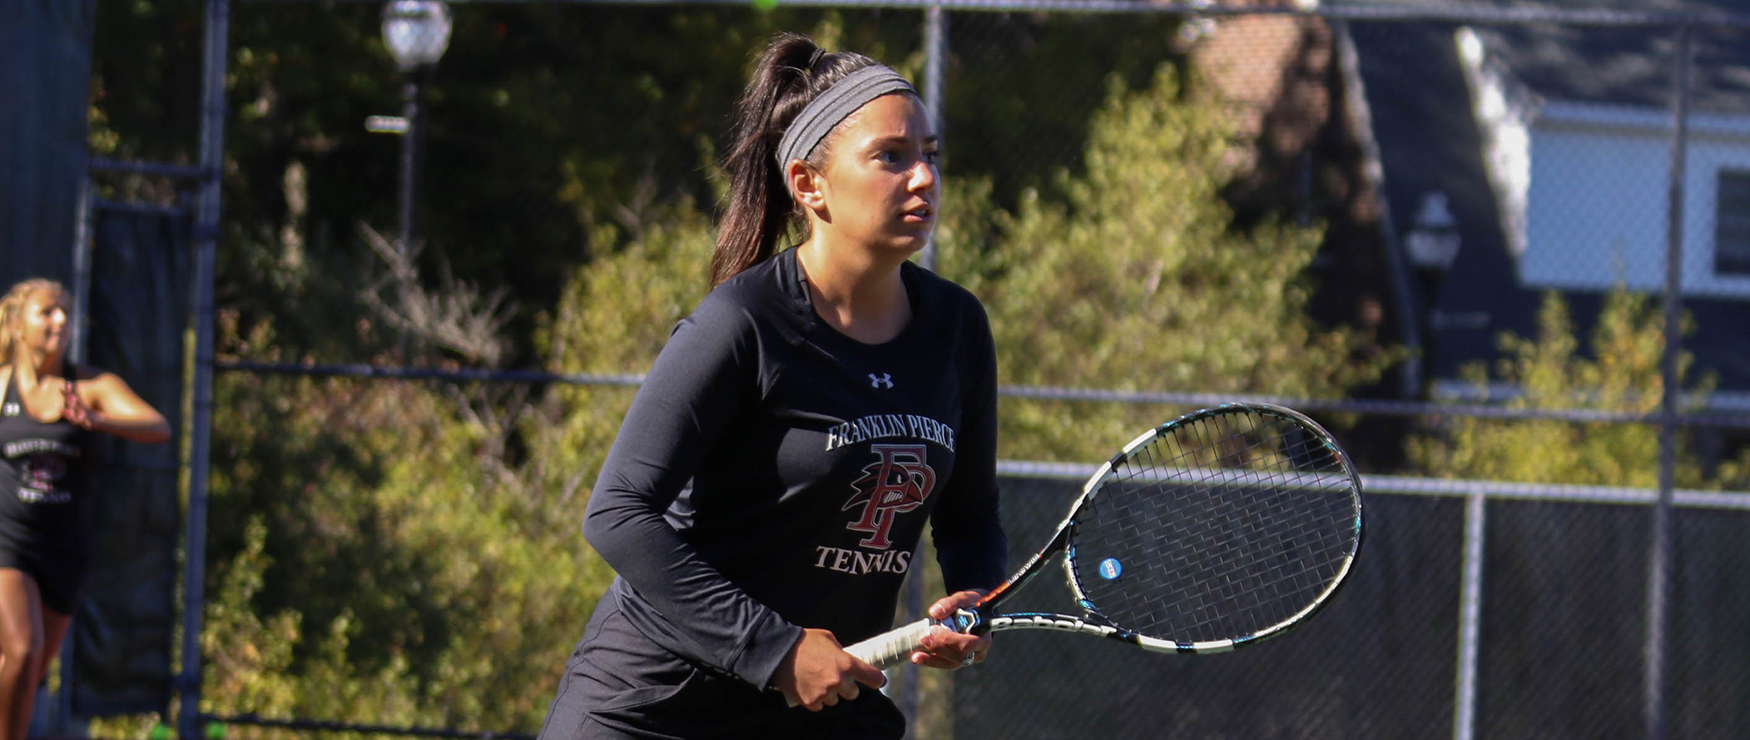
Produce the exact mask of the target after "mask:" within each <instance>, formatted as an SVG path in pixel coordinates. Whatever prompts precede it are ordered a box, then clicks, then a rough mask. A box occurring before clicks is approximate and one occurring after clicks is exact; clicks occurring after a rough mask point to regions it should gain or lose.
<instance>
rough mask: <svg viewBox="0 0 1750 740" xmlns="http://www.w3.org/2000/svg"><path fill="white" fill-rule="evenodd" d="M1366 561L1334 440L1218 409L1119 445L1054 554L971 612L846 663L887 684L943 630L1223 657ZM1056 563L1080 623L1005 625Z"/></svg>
mask: <svg viewBox="0 0 1750 740" xmlns="http://www.w3.org/2000/svg"><path fill="white" fill-rule="evenodd" d="M1360 549H1361V480H1360V478H1359V477H1358V476H1357V475H1356V474H1355V470H1354V468H1353V467H1352V466H1351V465H1350V462H1349V456H1348V455H1347V454H1346V453H1344V452H1343V450H1342V448H1341V447H1338V446H1337V442H1336V440H1335V439H1333V438H1332V437H1331V435H1330V433H1329V432H1326V431H1325V430H1324V429H1323V428H1321V427H1320V426H1319V425H1318V424H1316V423H1314V422H1313V421H1312V420H1311V419H1308V418H1307V417H1306V416H1304V415H1302V414H1300V413H1297V412H1295V411H1293V410H1290V409H1286V408H1282V407H1280V406H1271V405H1267V404H1258V403H1235V404H1224V405H1221V406H1216V407H1213V408H1208V409H1203V410H1201V411H1195V412H1192V413H1189V414H1186V415H1184V416H1181V417H1179V418H1177V419H1174V420H1172V421H1170V422H1167V423H1166V424H1162V425H1161V426H1159V427H1156V428H1154V429H1152V430H1149V432H1148V433H1147V434H1144V435H1142V436H1140V437H1137V438H1136V440H1135V441H1132V442H1131V443H1130V444H1128V445H1125V447H1124V450H1123V451H1122V452H1119V453H1118V454H1117V455H1116V456H1114V457H1113V458H1112V459H1111V460H1110V461H1108V462H1106V464H1104V465H1101V466H1100V468H1099V470H1097V471H1096V472H1095V473H1094V475H1093V477H1092V478H1090V479H1089V480H1088V482H1087V484H1086V485H1085V486H1083V487H1082V495H1081V497H1080V498H1078V499H1077V500H1076V502H1075V503H1074V504H1073V505H1071V506H1070V510H1069V516H1068V517H1067V518H1066V519H1064V521H1063V523H1062V524H1061V525H1059V526H1058V528H1057V533H1056V534H1055V535H1053V536H1052V537H1051V540H1050V541H1049V542H1047V543H1046V544H1045V547H1044V548H1042V549H1041V550H1040V551H1039V553H1038V554H1037V555H1034V556H1033V557H1032V559H1030V560H1028V561H1027V564H1026V565H1025V566H1022V568H1021V569H1020V570H1019V571H1018V572H1016V573H1015V574H1014V575H1013V576H1010V577H1009V579H1008V581H1007V582H1005V583H1003V584H1002V585H1001V586H998V587H997V588H996V589H995V590H993V591H991V592H990V593H989V594H987V595H986V596H985V597H984V598H983V599H981V600H979V601H978V602H977V603H976V604H974V605H973V606H972V607H970V608H968V609H962V610H960V611H959V612H958V613H957V614H955V615H954V616H953V617H950V618H949V619H947V620H943V621H937V620H934V619H924V620H920V621H918V622H914V623H912V624H909V625H906V626H904V627H900V628H898V629H895V630H893V631H891V632H888V633H886V634H882V635H877V636H875V637H872V638H870V639H868V640H864V641H863V642H859V643H857V644H855V645H852V646H850V647H849V648H846V650H847V651H848V652H850V653H851V654H852V655H855V656H857V657H858V658H859V659H861V660H863V661H865V662H867V663H869V664H871V665H874V666H876V667H878V668H883V669H885V668H888V667H891V666H893V665H896V664H898V663H900V662H903V661H904V660H905V659H906V657H907V656H909V655H911V653H912V652H913V651H915V650H918V649H919V647H920V645H921V644H922V643H921V641H922V639H923V637H924V635H925V634H927V633H928V632H929V631H930V630H931V629H932V628H934V627H936V626H937V625H942V626H946V627H948V628H949V629H953V630H955V631H958V632H962V633H980V632H983V631H987V630H988V631H1002V630H1012V629H1052V630H1061V631H1068V632H1077V633H1083V634H1089V635H1096V636H1099V637H1106V638H1110V639H1114V640H1121V641H1124V642H1128V643H1131V644H1133V645H1137V646H1139V647H1142V648H1144V649H1147V650H1154V651H1159V652H1172V653H1219V652H1225V651H1228V650H1232V649H1234V648H1236V647H1239V646H1242V645H1250V644H1252V643H1255V642H1260V641H1262V640H1265V639H1267V638H1270V637H1274V636H1276V635H1280V634H1282V633H1284V632H1286V631H1287V630H1288V629H1290V628H1292V627H1294V626H1295V625H1298V624H1300V623H1302V622H1304V621H1305V620H1306V619H1307V618H1308V617H1310V616H1312V615H1313V614H1314V613H1316V612H1317V611H1318V610H1319V608H1320V607H1323V606H1324V605H1325V604H1326V603H1328V602H1329V601H1330V599H1331V596H1332V595H1333V594H1334V593H1336V591H1337V587H1338V586H1340V585H1341V584H1342V583H1343V580H1344V578H1345V577H1347V576H1348V575H1349V571H1350V569H1351V567H1352V566H1353V564H1354V562H1355V556H1356V554H1357V553H1359V552H1360ZM1057 556H1061V557H1062V560H1063V568H1064V571H1065V572H1067V573H1068V575H1069V587H1070V590H1071V591H1072V592H1073V593H1074V594H1075V600H1076V605H1077V606H1079V607H1080V612H1081V613H1080V614H1077V615H1069V614H1041V613H1013V614H1005V613H1002V612H1000V611H999V609H1000V608H1001V606H1002V604H1003V602H1005V601H1007V600H1008V599H1009V598H1010V597H1012V596H1014V595H1015V594H1016V593H1017V592H1019V591H1020V590H1021V588H1022V587H1023V586H1025V585H1026V584H1027V582H1028V581H1030V580H1032V578H1033V577H1034V576H1036V575H1038V574H1039V572H1040V571H1042V570H1044V569H1045V564H1046V562H1047V561H1049V560H1051V559H1053V558H1055V557H1057Z"/></svg>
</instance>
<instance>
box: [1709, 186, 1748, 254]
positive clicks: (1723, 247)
mask: <svg viewBox="0 0 1750 740" xmlns="http://www.w3.org/2000/svg"><path fill="white" fill-rule="evenodd" d="M1714 274H1715V275H1731V276H1741V277H1750V171H1746V170H1720V182H1719V190H1718V201H1717V203H1716V204H1715V211H1714Z"/></svg>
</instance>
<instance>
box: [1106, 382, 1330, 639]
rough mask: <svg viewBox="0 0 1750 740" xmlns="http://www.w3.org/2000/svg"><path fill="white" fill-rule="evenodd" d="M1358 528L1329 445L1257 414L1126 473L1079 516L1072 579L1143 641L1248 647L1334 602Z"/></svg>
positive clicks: (1130, 462)
mask: <svg viewBox="0 0 1750 740" xmlns="http://www.w3.org/2000/svg"><path fill="white" fill-rule="evenodd" d="M1358 516H1359V498H1358V496H1357V495H1356V493H1355V492H1354V490H1353V484H1352V479H1351V478H1350V477H1349V475H1348V473H1347V471H1346V469H1345V468H1344V467H1343V464H1342V462H1341V460H1340V459H1339V458H1338V457H1337V455H1336V454H1335V453H1334V452H1332V450H1331V449H1330V447H1329V446H1328V445H1326V444H1325V442H1324V440H1323V438H1322V436H1321V435H1319V434H1316V433H1313V432H1311V431H1309V430H1307V429H1305V428H1303V427H1301V426H1300V425H1299V424H1298V423H1295V422H1294V421H1292V420H1290V419H1286V418H1278V417H1275V416H1267V415H1264V414H1260V413H1258V412H1256V411H1252V410H1247V411H1244V412H1241V413H1229V414H1212V415H1209V416H1206V417H1202V418H1199V419H1194V420H1191V421H1190V422H1189V423H1184V424H1179V425H1176V426H1175V427H1174V428H1172V429H1170V430H1167V432H1166V433H1163V434H1160V435H1157V436H1156V437H1155V438H1154V439H1152V440H1150V441H1149V442H1147V443H1145V444H1142V445H1140V446H1138V447H1136V448H1134V449H1132V450H1130V451H1129V453H1128V454H1127V455H1125V456H1124V457H1123V459H1122V461H1119V462H1115V464H1114V466H1113V471H1112V474H1111V475H1110V476H1109V478H1108V480H1107V481H1106V482H1105V483H1104V484H1103V485H1102V486H1101V487H1100V489H1099V491H1098V493H1097V495H1096V497H1094V498H1092V499H1090V501H1089V506H1088V507H1086V508H1084V510H1083V511H1082V512H1081V513H1080V514H1079V515H1078V517H1077V522H1076V526H1077V552H1076V554H1075V556H1074V557H1075V560H1076V562H1075V563H1074V564H1073V567H1072V576H1073V578H1074V579H1075V580H1076V581H1077V583H1076V584H1075V586H1076V587H1077V590H1078V592H1080V593H1082V594H1083V595H1084V596H1085V597H1086V599H1087V600H1088V601H1090V602H1092V604H1093V605H1094V606H1095V608H1096V609H1097V610H1098V611H1099V612H1100V613H1101V614H1102V615H1104V616H1105V617H1107V618H1108V619H1110V620H1111V621H1112V622H1114V623H1115V624H1118V625H1121V626H1123V627H1124V628H1126V629H1129V630H1131V631H1134V632H1138V633H1141V634H1145V635H1150V636H1153V637H1157V638H1160V639H1171V640H1177V641H1183V642H1199V641H1207V640H1221V639H1234V638H1241V637H1245V636H1249V635H1252V634H1257V633H1258V632H1260V631H1263V630H1266V629H1268V628H1270V627H1272V626H1273V625H1277V624H1281V623H1283V622H1286V621H1288V620H1290V619H1292V618H1294V617H1295V616H1296V615H1297V614H1299V613H1300V612H1302V611H1304V610H1305V609H1306V608H1307V607H1309V606H1310V605H1312V604H1314V603H1316V602H1317V600H1318V599H1319V598H1321V597H1322V596H1323V595H1324V593H1325V592H1326V591H1328V589H1329V588H1330V586H1331V585H1332V584H1333V583H1334V582H1335V581H1336V580H1337V579H1338V578H1339V577H1340V576H1341V574H1342V572H1343V568H1344V567H1345V564H1346V563H1347V561H1348V559H1349V558H1350V557H1352V556H1353V554H1354V551H1355V548H1356V545H1357V544H1358V543H1357V537H1358V531H1357V529H1356V527H1355V526H1353V523H1354V522H1355V521H1357V519H1358ZM1346 525H1347V526H1346Z"/></svg>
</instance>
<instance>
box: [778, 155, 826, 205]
mask: <svg viewBox="0 0 1750 740" xmlns="http://www.w3.org/2000/svg"><path fill="white" fill-rule="evenodd" d="M820 180H821V178H820V173H818V172H815V171H814V168H812V167H809V166H808V165H807V164H804V163H803V162H802V160H800V159H792V160H790V163H789V164H786V165H784V184H786V185H788V186H790V193H791V197H793V198H795V199H796V202H798V203H801V204H802V205H803V207H805V208H815V209H818V208H823V207H825V206H826V196H825V194H824V193H822V192H821V188H820V184H821V183H820Z"/></svg>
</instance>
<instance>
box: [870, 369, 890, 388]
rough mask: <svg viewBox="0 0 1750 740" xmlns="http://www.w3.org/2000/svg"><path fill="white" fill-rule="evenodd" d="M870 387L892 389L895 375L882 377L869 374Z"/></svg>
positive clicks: (881, 375) (885, 374)
mask: <svg viewBox="0 0 1750 740" xmlns="http://www.w3.org/2000/svg"><path fill="white" fill-rule="evenodd" d="M869 387H870V388H892V387H893V373H882V374H880V375H876V374H875V373H869Z"/></svg>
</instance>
